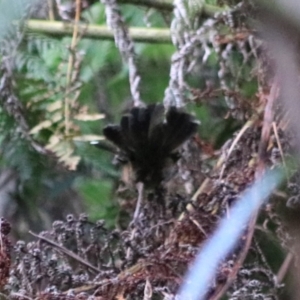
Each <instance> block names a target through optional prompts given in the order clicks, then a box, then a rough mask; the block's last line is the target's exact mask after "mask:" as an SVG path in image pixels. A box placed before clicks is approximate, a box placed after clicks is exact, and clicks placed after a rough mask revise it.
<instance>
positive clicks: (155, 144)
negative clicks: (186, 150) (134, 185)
mask: <svg viewBox="0 0 300 300" xmlns="http://www.w3.org/2000/svg"><path fill="white" fill-rule="evenodd" d="M198 124H199V122H198V121H196V120H195V119H194V118H193V116H191V115H190V114H188V113H186V112H183V111H181V110H180V109H178V108H176V107H170V109H169V110H168V111H167V113H166V114H165V110H164V107H163V106H162V105H157V104H152V105H148V106H147V107H141V108H140V107H134V108H133V109H131V111H130V112H129V114H127V115H124V116H123V117H122V119H121V122H120V125H108V126H106V127H105V128H104V130H103V134H104V136H105V137H106V138H107V139H108V140H110V141H111V142H113V143H114V144H115V145H116V146H117V147H118V148H119V149H120V151H121V154H122V156H123V157H125V158H126V159H127V161H129V162H130V163H131V164H132V167H133V170H134V171H135V173H136V181H141V182H144V183H145V184H150V185H156V184H158V183H159V182H160V181H161V180H162V179H163V178H162V177H163V176H162V170H163V169H164V168H165V167H166V164H168V163H169V162H170V159H171V160H172V161H173V162H174V161H175V160H176V157H177V158H178V153H177V152H176V150H177V149H178V147H179V146H180V145H181V144H182V143H184V142H185V141H186V140H187V139H189V138H190V137H191V136H192V135H193V134H195V133H196V131H197V127H198Z"/></svg>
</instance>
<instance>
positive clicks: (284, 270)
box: [276, 252, 294, 284]
mask: <svg viewBox="0 0 300 300" xmlns="http://www.w3.org/2000/svg"><path fill="white" fill-rule="evenodd" d="M293 258H294V256H293V254H292V253H291V252H290V253H288V255H287V256H286V258H285V260H284V262H283V264H282V265H281V266H280V269H279V271H278V273H277V275H276V280H277V284H280V283H281V282H282V280H283V279H284V277H285V275H286V273H287V271H288V269H289V267H290V265H291V263H292V261H293Z"/></svg>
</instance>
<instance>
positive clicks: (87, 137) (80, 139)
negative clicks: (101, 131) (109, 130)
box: [73, 134, 104, 142]
mask: <svg viewBox="0 0 300 300" xmlns="http://www.w3.org/2000/svg"><path fill="white" fill-rule="evenodd" d="M102 140H104V136H102V135H96V134H85V135H80V136H74V137H73V141H76V142H93V141H102Z"/></svg>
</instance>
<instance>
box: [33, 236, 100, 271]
mask: <svg viewBox="0 0 300 300" xmlns="http://www.w3.org/2000/svg"><path fill="white" fill-rule="evenodd" d="M29 233H30V234H31V235H33V236H34V237H36V238H38V239H40V240H42V241H44V242H46V243H48V244H49V245H51V246H52V247H54V248H56V249H58V250H59V251H61V252H63V253H64V254H66V255H68V256H70V257H72V258H73V259H75V260H77V261H78V262H79V263H81V264H82V265H84V266H86V267H88V268H89V269H91V270H93V271H94V272H96V273H100V270H99V269H97V268H96V267H94V266H93V265H91V264H90V263H88V262H87V261H85V260H84V259H82V258H81V257H80V256H78V255H76V254H74V253H73V252H72V251H69V250H68V249H66V248H64V247H62V246H60V245H58V244H57V243H55V242H54V241H51V240H49V239H47V238H46V237H44V236H41V235H39V234H36V233H34V232H32V231H29Z"/></svg>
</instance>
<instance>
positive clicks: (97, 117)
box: [74, 114, 105, 121]
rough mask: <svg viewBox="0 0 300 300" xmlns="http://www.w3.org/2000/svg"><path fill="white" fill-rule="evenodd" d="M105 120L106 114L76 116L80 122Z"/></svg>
mask: <svg viewBox="0 0 300 300" xmlns="http://www.w3.org/2000/svg"><path fill="white" fill-rule="evenodd" d="M103 118H105V115H104V114H78V115H76V116H74V119H75V120H78V121H96V120H100V119H103Z"/></svg>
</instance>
